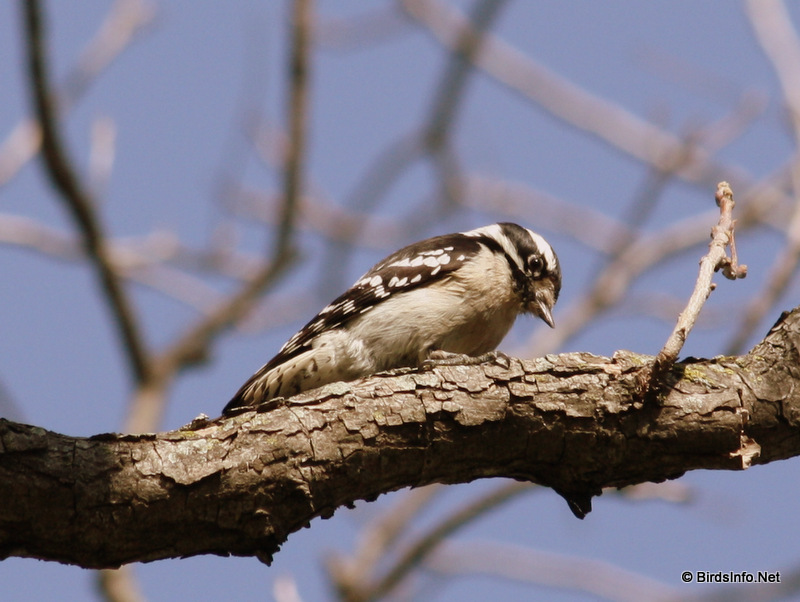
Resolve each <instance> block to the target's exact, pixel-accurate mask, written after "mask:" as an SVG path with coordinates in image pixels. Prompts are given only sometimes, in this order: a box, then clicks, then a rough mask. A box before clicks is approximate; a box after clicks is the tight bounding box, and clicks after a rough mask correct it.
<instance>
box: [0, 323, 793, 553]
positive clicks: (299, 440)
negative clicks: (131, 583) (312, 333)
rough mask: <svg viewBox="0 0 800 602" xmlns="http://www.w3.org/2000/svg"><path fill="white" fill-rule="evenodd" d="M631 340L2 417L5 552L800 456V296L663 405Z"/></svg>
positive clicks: (200, 536) (220, 529)
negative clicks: (753, 342) (210, 398)
mask: <svg viewBox="0 0 800 602" xmlns="http://www.w3.org/2000/svg"><path fill="white" fill-rule="evenodd" d="M651 361H652V358H651V357H647V356H640V355H637V354H633V353H630V352H618V353H617V354H615V355H614V357H612V358H604V357H598V356H594V355H591V354H587V353H572V354H564V355H560V356H547V357H545V358H540V359H536V360H532V361H525V362H522V361H519V360H513V361H511V362H510V366H508V367H503V366H498V365H494V364H484V365H480V366H450V367H442V368H438V369H434V370H432V371H430V372H416V371H410V370H409V371H404V372H400V373H395V374H379V375H376V376H373V377H371V378H369V379H367V380H364V381H361V382H354V383H337V384H334V385H330V386H328V387H325V388H323V389H319V390H317V391H315V392H309V393H305V394H302V395H300V396H297V397H295V398H293V399H292V402H291V403H290V404H282V403H275V402H270V403H268V404H265V405H264V406H262V407H260V408H258V409H257V410H256V411H247V412H241V413H239V414H238V415H235V416H231V417H226V418H220V419H218V420H215V421H212V422H209V421H205V420H199V421H196V422H195V423H193V424H192V425H190V426H188V427H186V428H184V429H182V430H179V431H173V432H168V433H163V434H159V435H135V436H134V435H98V436H96V437H92V438H89V439H84V438H75V437H68V436H65V435H59V434H55V433H50V432H47V431H45V430H43V429H40V428H36V427H30V426H25V425H19V424H15V423H11V422H8V421H0V483H1V484H2V488H3V491H4V492H6V493H5V495H4V496H3V501H2V503H0V557H7V556H25V557H35V558H42V559H49V560H58V561H60V562H66V563H72V564H77V565H80V566H84V567H113V566H118V565H120V564H123V563H127V562H133V561H148V560H157V559H161V558H171V557H180V556H191V555H195V554H207V553H211V554H221V555H227V554H233V555H256V556H258V557H259V558H261V559H262V560H264V561H265V562H269V561H270V560H271V559H272V556H273V554H274V553H275V552H277V551H278V549H279V547H280V545H281V544H282V543H283V542H284V541H285V540H286V538H287V537H288V536H289V535H290V534H291V533H293V532H294V531H297V530H298V529H300V528H302V527H304V526H307V525H308V524H309V522H310V521H311V520H312V519H313V518H315V517H318V516H322V517H329V516H331V515H332V514H333V512H334V511H335V509H336V508H338V507H339V506H342V505H351V504H352V503H353V502H355V501H356V500H360V499H366V500H372V499H374V498H376V497H377V496H378V495H380V494H381V493H385V492H388V491H393V490H396V489H400V488H402V487H408V486H420V485H425V484H428V483H437V482H438V483H460V482H468V481H472V480H474V479H477V478H485V477H494V476H502V477H511V478H515V479H518V480H523V481H530V482H534V483H539V484H541V485H545V486H548V487H552V488H553V489H555V490H556V491H558V492H559V493H561V494H562V495H564V496H565V497H567V498H568V499H570V500H575V499H578V500H583V501H584V502H585V503H586V504H588V502H589V500H590V499H591V497H592V496H593V495H599V493H600V490H601V488H603V487H622V486H625V485H630V484H634V483H641V482H645V481H663V480H665V479H672V478H677V477H679V476H680V475H682V474H683V473H685V472H686V471H688V470H694V469H700V468H702V469H721V470H742V469H745V468H748V467H749V466H751V465H752V464H757V463H758V464H763V463H767V462H771V461H774V460H779V459H784V458H788V457H792V456H795V455H800V386H798V385H800V382H798V381H800V371H798V370H797V368H796V367H797V366H798V365H800V308H798V309H795V310H794V311H793V312H791V313H787V314H784V315H783V316H782V318H781V320H779V322H778V323H777V324H776V325H775V326H774V327H773V329H772V330H771V331H770V333H769V334H768V336H767V337H766V339H765V340H764V341H763V342H762V343H761V344H759V345H758V346H757V347H756V348H755V349H754V350H753V351H752V352H751V353H750V354H748V355H744V356H741V357H737V358H724V357H720V358H715V359H714V360H694V361H691V362H681V363H677V364H674V365H673V366H672V367H671V368H670V370H669V372H667V373H666V374H665V375H664V382H665V383H666V386H665V388H664V389H663V391H662V393H661V396H660V398H659V400H658V401H659V403H658V404H651V403H648V404H643V403H642V402H641V401H640V400H639V397H638V395H637V394H636V392H637V379H638V375H639V373H640V372H641V370H643V369H646V368H647V366H648V365H649V363H650V362H651Z"/></svg>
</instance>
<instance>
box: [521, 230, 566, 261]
mask: <svg viewBox="0 0 800 602" xmlns="http://www.w3.org/2000/svg"><path fill="white" fill-rule="evenodd" d="M525 230H527V232H528V234H530V237H531V239H533V242H535V243H536V246H537V247H539V251H541V253H542V256H543V257H544V260H545V262H546V263H547V268H548V270H553V269H555V267H556V264H557V263H558V261H557V260H556V254H555V252H554V251H553V247H551V246H550V243H548V242H547V241H546V240H545V239H544V238H543V237H542V236H541V235H539V234H536V232H533V231H532V230H528V229H527V228H525Z"/></svg>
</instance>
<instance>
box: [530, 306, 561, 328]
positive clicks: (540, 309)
mask: <svg viewBox="0 0 800 602" xmlns="http://www.w3.org/2000/svg"><path fill="white" fill-rule="evenodd" d="M535 305H536V310H537V311H536V312H535V313H536V315H537V316H539V317H540V318H541V319H542V320H544V321H545V322H547V325H548V326H549V327H550V328H555V327H556V323H555V321H554V320H553V313H552V312H551V311H550V308H549V307H548V306H547V303H546V302H545V301H544V300H543V299H537V300H536V301H535Z"/></svg>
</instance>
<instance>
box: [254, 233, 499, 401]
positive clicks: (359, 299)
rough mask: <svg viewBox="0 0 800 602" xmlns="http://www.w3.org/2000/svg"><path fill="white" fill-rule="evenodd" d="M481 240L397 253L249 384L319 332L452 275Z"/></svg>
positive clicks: (435, 242) (453, 238)
mask: <svg viewBox="0 0 800 602" xmlns="http://www.w3.org/2000/svg"><path fill="white" fill-rule="evenodd" d="M482 241H483V239H482V238H476V237H475V236H469V235H467V234H464V233H456V234H445V235H443V236H436V237H434V238H429V239H427V240H424V241H421V242H418V243H414V244H413V245H410V246H408V247H404V248H402V249H400V250H399V251H396V252H395V253H392V254H391V255H389V256H388V257H387V258H386V259H384V260H383V261H380V262H379V263H377V264H376V265H375V266H374V267H373V268H372V269H371V270H369V271H368V272H367V273H366V274H364V275H363V276H362V277H361V278H359V280H358V281H357V282H356V283H355V284H354V285H353V286H352V287H351V288H350V289H349V290H348V291H347V292H345V293H343V294H342V295H341V296H339V297H338V298H336V299H335V300H334V301H333V302H332V303H330V304H329V305H328V306H327V307H326V308H325V309H323V310H322V311H321V312H319V313H318V314H317V315H316V316H315V317H314V319H312V320H311V321H310V322H309V323H308V324H306V325H305V326H304V327H303V328H302V329H301V330H300V331H299V332H298V333H297V334H295V335H294V336H293V337H292V338H291V339H289V340H288V341H287V342H286V344H285V345H284V346H283V347H281V350H280V351H279V352H278V354H277V355H276V356H275V357H274V358H272V359H271V360H270V361H269V362H268V363H267V364H266V365H265V366H264V367H262V368H261V369H260V370H259V371H258V372H256V373H255V374H254V375H253V377H252V378H251V379H250V381H249V382H252V381H253V380H256V379H258V378H260V377H261V376H262V375H264V374H265V373H267V372H269V371H270V370H271V369H272V368H274V367H275V366H278V365H280V364H282V363H284V362H286V361H288V360H290V359H292V358H293V357H295V356H297V355H299V354H300V353H303V352H304V351H306V350H307V349H309V348H310V347H311V344H312V342H313V340H314V338H315V337H317V336H318V335H319V334H320V333H322V332H325V331H327V330H333V329H336V328H341V327H342V326H344V325H345V324H347V322H349V321H350V320H352V319H354V318H356V317H358V316H359V315H362V314H364V313H366V312H368V311H369V310H371V309H372V308H373V307H375V306H376V305H377V304H379V303H380V302H381V301H383V300H385V299H387V298H389V297H391V296H392V295H395V294H398V293H402V292H404V291H409V290H412V289H415V288H417V287H420V286H426V285H428V284H430V283H431V282H433V281H435V280H438V279H442V278H445V277H447V276H448V275H449V274H450V273H452V272H453V271H455V270H457V269H458V268H459V267H460V266H461V265H462V264H463V263H464V262H465V261H468V260H469V259H470V258H471V257H473V256H474V255H475V254H476V253H478V251H479V250H480V248H481V242H482ZM484 242H486V241H484ZM492 242H493V241H492ZM246 386H247V385H245V387H246ZM245 387H243V388H245Z"/></svg>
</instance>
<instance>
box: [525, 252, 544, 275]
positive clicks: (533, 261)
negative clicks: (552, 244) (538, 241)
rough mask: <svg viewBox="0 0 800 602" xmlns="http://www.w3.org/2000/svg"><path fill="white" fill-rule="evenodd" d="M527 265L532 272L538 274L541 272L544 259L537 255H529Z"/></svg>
mask: <svg viewBox="0 0 800 602" xmlns="http://www.w3.org/2000/svg"><path fill="white" fill-rule="evenodd" d="M528 266H529V267H530V270H531V273H532V274H536V275H538V274H540V273H541V272H542V268H544V261H543V260H542V258H541V257H540V256H538V255H531V257H530V258H529V259H528Z"/></svg>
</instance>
